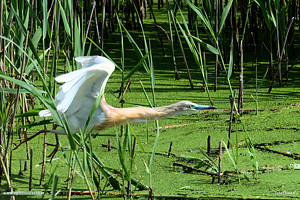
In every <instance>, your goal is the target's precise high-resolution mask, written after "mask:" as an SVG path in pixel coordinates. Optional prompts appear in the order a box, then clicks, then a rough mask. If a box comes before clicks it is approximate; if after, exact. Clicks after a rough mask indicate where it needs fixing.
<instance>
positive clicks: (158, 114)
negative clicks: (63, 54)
mask: <svg viewBox="0 0 300 200" xmlns="http://www.w3.org/2000/svg"><path fill="white" fill-rule="evenodd" d="M75 60H76V61H77V62H80V63H81V64H82V68H81V69H79V70H76V71H73V72H70V73H67V74H63V75H61V76H58V77H56V79H55V80H56V81H57V82H65V83H64V84H63V85H61V86H60V88H59V92H58V93H57V96H56V100H55V105H56V107H57V110H58V111H59V113H60V114H62V113H64V114H65V116H66V119H67V121H68V124H69V127H70V130H71V132H72V133H77V132H79V131H80V130H83V129H84V127H85V124H86V122H87V119H88V116H89V113H90V111H91V109H92V106H93V104H94V102H95V100H96V98H97V97H98V96H99V95H102V94H103V91H104V88H105V85H106V83H107V80H108V78H109V76H110V75H111V73H112V72H113V71H114V69H115V66H114V64H113V63H112V62H111V61H110V60H108V59H107V58H105V57H101V56H86V57H77V58H76V59H75ZM214 108H215V107H212V106H202V105H197V104H195V103H192V102H189V101H181V102H178V103H175V104H172V105H169V106H164V107H154V108H148V107H132V108H114V107H112V106H110V105H109V104H107V103H106V101H105V98H104V96H103V97H102V100H101V103H100V105H99V106H98V107H97V109H96V111H95V113H94V115H93V117H92V118H91V121H90V123H89V126H88V128H87V131H91V130H92V131H93V132H99V131H102V130H104V129H107V128H110V127H113V126H119V125H124V124H127V123H130V124H133V123H141V122H146V121H153V120H158V119H161V118H164V117H168V116H172V115H177V114H183V113H187V112H195V111H197V110H204V109H214ZM39 115H40V116H41V117H47V116H51V112H50V110H43V111H41V112H40V113H39ZM52 132H55V133H60V134H65V131H64V129H61V130H54V131H52Z"/></svg>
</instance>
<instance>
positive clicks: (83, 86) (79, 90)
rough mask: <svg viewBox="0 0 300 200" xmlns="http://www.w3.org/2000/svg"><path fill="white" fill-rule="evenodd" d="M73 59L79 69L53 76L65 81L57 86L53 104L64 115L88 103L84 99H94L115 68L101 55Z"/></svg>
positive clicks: (72, 112) (68, 114)
mask: <svg viewBox="0 0 300 200" xmlns="http://www.w3.org/2000/svg"><path fill="white" fill-rule="evenodd" d="M75 60H76V61H77V62H80V63H81V65H82V68H81V69H79V70H76V71H73V72H70V73H67V74H63V75H61V76H58V77H56V78H55V80H56V81H57V82H65V83H64V84H63V85H61V86H60V87H59V91H58V93H57V95H56V100H55V105H56V107H57V109H58V110H59V111H61V112H63V113H65V115H66V116H70V115H72V114H74V113H75V112H77V111H78V110H79V109H80V108H81V107H82V106H84V104H85V103H88V102H87V101H85V100H88V99H91V98H92V99H96V98H97V97H98V96H99V93H100V91H101V90H102V88H103V89H104V88H105V85H106V83H107V80H108V78H109V76H110V75H111V73H112V72H113V71H114V69H115V66H114V64H113V63H112V62H111V61H110V60H108V59H107V58H105V57H102V56H82V57H77V58H75Z"/></svg>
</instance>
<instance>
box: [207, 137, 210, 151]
mask: <svg viewBox="0 0 300 200" xmlns="http://www.w3.org/2000/svg"><path fill="white" fill-rule="evenodd" d="M210 138H211V136H210V135H209V136H208V137H207V155H208V156H210V151H211V146H210Z"/></svg>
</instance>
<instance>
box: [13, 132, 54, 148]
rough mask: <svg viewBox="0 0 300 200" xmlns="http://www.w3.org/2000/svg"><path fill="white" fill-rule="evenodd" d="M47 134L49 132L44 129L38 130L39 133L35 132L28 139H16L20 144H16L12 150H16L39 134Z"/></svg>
mask: <svg viewBox="0 0 300 200" xmlns="http://www.w3.org/2000/svg"><path fill="white" fill-rule="evenodd" d="M47 132H50V131H49V130H46V129H43V130H40V131H39V132H37V133H36V134H34V135H32V136H30V137H27V135H25V137H24V138H22V139H18V141H21V142H20V144H18V145H17V146H15V148H14V150H15V149H17V148H18V147H19V146H21V145H22V144H23V143H25V142H28V141H29V140H32V139H33V138H35V137H36V136H38V135H39V134H41V133H47Z"/></svg>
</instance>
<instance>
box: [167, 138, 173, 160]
mask: <svg viewBox="0 0 300 200" xmlns="http://www.w3.org/2000/svg"><path fill="white" fill-rule="evenodd" d="M172 146H173V142H171V143H170V147H169V152H168V158H169V157H170V155H171V151H172Z"/></svg>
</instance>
